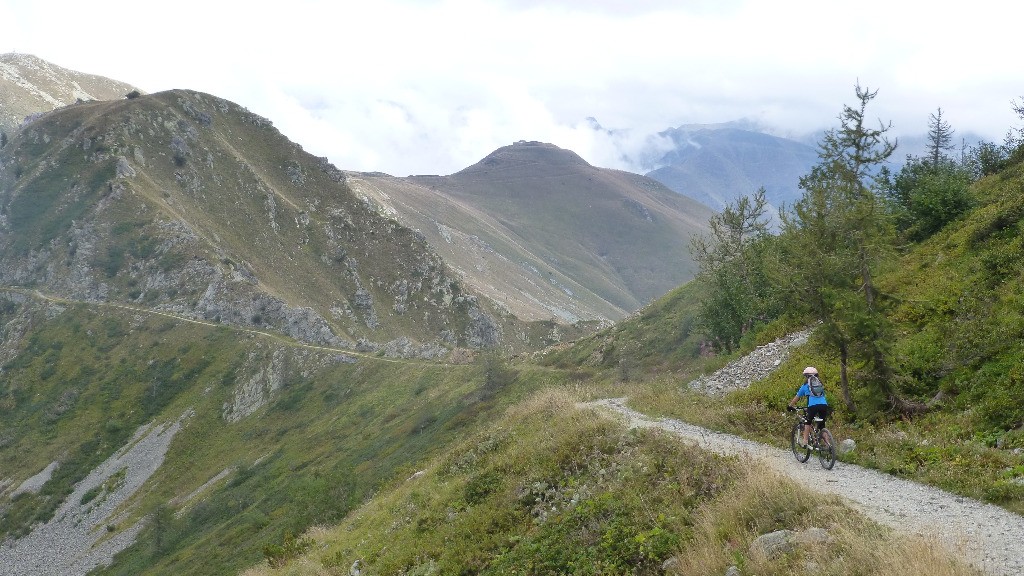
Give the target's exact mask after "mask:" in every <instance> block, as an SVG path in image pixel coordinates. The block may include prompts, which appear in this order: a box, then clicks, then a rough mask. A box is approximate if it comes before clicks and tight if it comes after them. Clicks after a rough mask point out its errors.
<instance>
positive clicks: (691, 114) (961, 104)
mask: <svg viewBox="0 0 1024 576" xmlns="http://www.w3.org/2000/svg"><path fill="white" fill-rule="evenodd" d="M53 4H54V3H28V2H25V3H21V2H18V3H6V4H0V21H3V22H4V23H5V32H7V34H6V39H7V40H8V42H9V43H12V44H15V45H13V46H10V49H18V50H21V51H24V52H31V53H34V54H36V55H38V56H40V57H43V58H46V59H48V60H50V61H52V62H54V63H56V64H58V65H61V66H65V67H68V68H73V69H76V70H81V71H84V72H90V73H95V74H101V75H104V76H110V77H113V78H117V79H119V80H123V81H126V82H130V83H133V84H136V85H138V86H140V87H141V88H142V89H144V90H146V91H150V92H152V91H158V90H164V89H169V88H190V89H196V90H201V91H204V92H209V93H212V94H214V95H217V96H221V97H224V98H227V99H229V100H232V101H235V102H237V103H239V104H241V105H244V106H246V107H248V108H249V109H251V110H252V111H254V112H256V113H258V114H260V115H263V116H266V117H268V118H270V119H271V120H272V121H273V122H274V124H275V125H276V126H278V128H280V129H281V130H282V132H284V133H285V134H286V135H287V136H288V137H290V138H291V139H293V140H295V141H297V142H298V143H299V144H301V145H303V147H304V148H306V149H307V150H309V151H310V152H312V153H314V154H317V155H321V156H327V157H328V158H330V159H331V161H332V162H334V163H335V165H337V166H338V167H340V168H344V169H353V170H379V171H385V172H389V173H392V174H395V175H405V174H410V173H451V172H453V171H456V170H459V169H461V168H463V167H465V166H468V165H469V164H472V163H474V162H476V161H478V160H479V159H481V158H483V157H484V156H486V155H487V154H488V153H489V152H491V151H492V150H493V149H495V148H497V147H499V146H502V145H506V144H509V143H511V142H514V141H517V140H521V139H525V140H541V141H546V142H552V143H554V144H556V145H559V146H562V147H564V148H570V149H572V150H574V151H576V152H577V153H579V154H580V155H581V156H583V157H584V158H585V159H587V160H588V161H589V162H591V163H593V164H595V165H599V166H607V167H616V168H623V169H634V170H636V169H639V168H638V166H641V165H642V164H643V161H642V159H643V158H644V157H645V155H649V154H651V151H652V150H657V149H658V147H659V146H662V147H663V146H664V142H663V141H660V140H659V139H658V137H657V133H658V132H660V131H662V130H665V129H666V128H670V127H675V126H679V125H681V124H687V123H717V122H726V121H730V120H736V119H739V118H749V119H751V120H754V121H756V122H758V123H759V124H761V125H765V126H769V127H772V128H773V130H774V131H775V132H776V133H782V134H790V135H795V134H803V133H810V132H814V131H817V130H820V129H823V128H826V127H830V126H834V125H835V124H836V117H837V116H838V114H839V113H840V111H841V110H842V105H843V104H844V103H851V102H852V101H853V99H854V93H853V86H854V83H855V82H857V81H858V80H859V81H860V82H861V83H863V84H864V85H866V86H870V87H872V88H879V89H880V92H879V96H878V98H877V99H876V100H875V102H873V103H872V108H871V109H870V110H869V114H870V115H873V116H876V117H878V118H881V119H885V120H892V122H893V128H894V132H896V133H898V134H919V133H922V132H923V131H924V130H925V129H926V126H927V119H928V114H929V113H930V112H933V111H934V110H935V109H936V108H938V107H940V106H941V107H942V108H943V111H944V112H945V114H946V117H947V118H948V119H949V121H950V123H951V124H952V125H953V127H954V128H955V129H957V130H958V131H960V132H967V131H975V132H978V133H980V134H982V135H983V136H984V137H987V138H990V139H994V140H998V139H1001V137H1002V135H1003V134H1004V133H1005V132H1006V130H1007V129H1008V128H1009V127H1011V126H1012V125H1014V124H1019V123H1020V120H1019V119H1018V118H1017V117H1016V115H1015V114H1014V113H1013V111H1012V109H1011V107H1010V101H1011V100H1012V99H1014V98H1018V97H1020V96H1021V95H1022V94H1021V92H1022V89H1021V87H1020V84H1019V79H1020V78H1021V77H1024V70H1022V67H1024V66H1022V64H1021V63H1020V61H1019V59H1018V58H1016V57H1015V55H1016V52H1017V48H1016V38H1017V33H1016V30H1015V27H1016V26H1017V25H1018V23H1019V22H1020V21H1021V16H1024V7H1022V6H1019V5H1016V4H1006V3H1003V2H996V1H995V0H976V1H975V2H972V3H970V4H961V5H956V6H952V7H950V6H931V5H929V7H928V8H927V9H922V8H921V7H920V6H917V5H915V4H914V3H902V4H901V3H893V2H891V1H885V2H883V1H882V0H862V1H861V2H858V3H857V4H856V5H854V6H850V5H846V4H837V3H829V2H817V1H811V0H794V1H791V2H786V3H767V2H755V1H753V0H746V1H744V0H729V1H726V2H713V1H711V0H702V1H700V2H686V3H679V2H676V1H671V0H638V1H636V2H628V3H626V2H615V1H612V0H595V1H594V2H588V3H579V2H575V1H570V0H553V1H550V2H548V1H544V2H542V1H540V0H490V1H481V0H430V1H415V0H377V1H374V2H365V1H358V2H357V1H352V0H340V1H326V0H291V1H289V2H287V3H281V2H267V1H254V2H244V3H243V2H207V1H203V2H200V1H198V0H179V1H178V2H175V3H174V5H173V6H168V5H150V4H147V3H138V2H135V3H130V2H126V1H123V0H94V1H93V2H90V3H80V2H72V1H70V0H68V1H60V2H56V4H57V6H54V5H53ZM55 13H57V14H59V15H60V17H57V18H55V17H53V14H55ZM135 38H141V39H144V40H132V39H135ZM588 118H594V119H596V123H594V122H591V121H590V120H588Z"/></svg>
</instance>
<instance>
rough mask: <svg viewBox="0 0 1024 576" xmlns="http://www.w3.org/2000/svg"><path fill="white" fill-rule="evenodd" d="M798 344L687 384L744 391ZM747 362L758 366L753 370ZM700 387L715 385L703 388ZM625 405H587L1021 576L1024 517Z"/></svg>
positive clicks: (794, 341)
mask: <svg viewBox="0 0 1024 576" xmlns="http://www.w3.org/2000/svg"><path fill="white" fill-rule="evenodd" d="M804 341H806V334H804V333H801V334H798V335H792V336H789V337H786V338H785V339H782V340H780V341H779V342H777V343H774V344H773V345H770V346H771V348H769V347H761V348H759V349H758V351H756V354H757V356H756V357H757V359H758V360H757V361H756V362H755V361H754V360H752V359H751V357H748V358H746V359H743V360H738V361H737V362H734V363H731V364H730V365H729V366H726V367H725V368H723V369H722V370H720V371H719V372H716V373H715V374H712V375H711V376H708V377H704V378H702V379H698V380H697V381H695V383H691V386H692V387H694V388H697V389H703V390H704V391H705V392H707V393H709V394H712V395H716V394H718V393H720V391H721V390H722V389H723V388H729V389H733V388H737V387H741V386H746V385H749V383H750V382H752V381H756V380H758V379H760V378H763V377H764V376H765V375H766V374H767V372H770V371H771V370H772V369H774V368H775V367H777V366H778V365H779V364H780V358H784V357H785V355H786V354H788V349H789V348H790V347H792V346H796V345H799V344H802V343H803V342H804ZM766 351H770V352H766ZM752 356H753V355H752ZM752 363H753V364H760V366H759V367H753V366H751V364H752ZM740 369H741V370H740ZM738 370H740V371H739V372H738ZM726 381H729V382H730V383H729V384H722V385H721V386H719V384H718V383H722V382H726ZM704 382H715V383H716V384H713V385H711V386H707V385H706V384H703V383H704ZM625 403H626V398H610V399H605V400H598V401H596V402H592V403H591V405H594V406H597V407H599V408H602V409H605V410H610V411H614V412H615V413H617V414H619V415H621V417H623V418H624V419H625V420H626V422H627V423H628V425H629V426H631V427H643V428H661V429H663V430H667V431H668V432H671V433H672V434H675V435H677V436H679V437H680V438H682V439H684V440H687V441H690V442H693V443H695V444H696V445H697V446H700V447H701V448H704V449H706V450H710V451H712V452H716V453H718V454H725V455H742V456H744V457H745V458H749V459H751V460H756V461H758V462H760V463H763V464H764V465H766V466H768V467H769V468H770V469H772V470H775V471H777V472H779V473H781V474H783V475H785V476H786V477H789V478H792V479H793V480H794V481H796V482H798V483H799V484H801V485H803V486H806V487H807V488H809V489H812V490H815V491H817V492H820V493H823V494H834V495H837V496H840V497H842V498H844V499H845V500H847V501H848V502H849V503H850V504H851V505H853V506H854V507H855V508H857V509H859V510H861V511H862V512H864V513H865V514H867V515H868V516H869V517H870V518H872V519H874V520H875V521H877V522H879V523H881V524H884V525H886V526H890V527H893V528H898V529H899V530H901V531H902V532H909V533H914V534H919V535H921V536H924V537H926V538H932V539H934V540H936V541H938V542H940V543H942V544H943V545H945V546H946V547H947V548H948V549H950V550H951V551H952V552H953V553H954V554H957V555H958V556H961V557H962V558H964V559H965V560H966V561H968V562H969V563H970V564H972V565H973V566H975V567H977V568H979V569H981V570H983V571H985V572H986V573H988V574H993V575H1000V576H1024V517H1022V516H1018V515H1017V514H1013V513H1011V512H1008V511H1006V510H1004V509H1002V508H999V507H998V506H993V505H991V504H985V503H982V502H979V501H977V500H972V499H970V498H965V497H963V496H957V495H955V494H950V493H949V492H945V491H943V490H939V489H937V488H933V487H931V486H925V485H922V484H918V483H915V482H911V481H908V480H901V479H899V478H895V477H893V476H889V475H886V474H882V473H880V472H878V471H875V470H871V469H868V468H863V467H860V466H857V465H854V464H846V463H843V462H837V463H836V466H835V468H833V469H832V470H830V471H829V470H824V469H822V468H821V465H820V464H819V463H818V459H817V458H816V457H814V456H813V455H812V457H811V458H810V459H809V460H808V461H807V462H806V463H805V464H800V463H799V462H797V461H796V459H795V458H794V457H793V453H792V452H791V451H789V450H786V449H780V448H775V447H773V446H768V445H766V444H761V443H759V442H754V441H751V440H746V439H744V438H740V437H738V436H734V435H731V434H724V433H720V432H714V431H711V430H708V429H706V428H701V427H699V426H694V425H692V424H687V423H685V422H680V421H679V420H673V419H668V418H662V419H655V418H650V417H648V416H646V415H644V414H641V413H640V412H637V411H635V410H632V409H630V408H628V407H626V405H625Z"/></svg>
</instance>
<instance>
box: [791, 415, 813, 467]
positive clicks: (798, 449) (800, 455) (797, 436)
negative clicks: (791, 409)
mask: <svg viewBox="0 0 1024 576" xmlns="http://www.w3.org/2000/svg"><path fill="white" fill-rule="evenodd" d="M803 429H804V425H803V424H802V423H800V422H797V423H796V424H793V432H792V433H791V434H790V435H789V446H790V447H791V448H792V449H793V456H794V457H795V458H796V461H797V462H807V459H808V458H810V457H811V449H810V448H804V447H803V446H801V445H800V443H801V442H802V441H803V435H804V430H803Z"/></svg>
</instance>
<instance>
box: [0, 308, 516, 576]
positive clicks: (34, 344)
mask: <svg viewBox="0 0 1024 576" xmlns="http://www.w3.org/2000/svg"><path fill="white" fill-rule="evenodd" d="M4 302H5V306H4V308H3V314H4V317H3V320H4V322H3V324H4V325H5V326H6V327H7V330H15V331H16V330H17V328H16V327H17V326H26V325H28V326H32V327H31V328H29V330H28V331H27V333H26V336H25V339H24V341H25V343H26V344H25V347H24V348H23V349H22V350H21V351H20V353H19V354H18V355H17V356H15V357H14V358H11V359H10V360H8V361H7V362H6V364H5V365H4V370H3V373H2V376H0V391H2V392H0V409H2V410H3V422H4V425H3V428H2V430H0V432H2V434H0V435H2V438H0V440H2V441H0V469H3V470H5V471H12V472H13V473H14V474H13V476H14V477H13V480H14V485H17V484H18V483H20V482H21V481H23V480H24V479H25V478H27V477H28V476H31V475H32V474H34V473H35V472H37V471H38V470H41V469H42V468H44V467H45V466H46V465H47V464H49V463H50V462H52V461H54V460H60V462H61V466H60V468H58V469H57V472H56V473H55V475H54V478H53V479H52V480H51V481H50V482H48V483H47V484H46V486H45V488H44V490H43V491H42V492H41V493H40V494H38V495H22V496H19V497H18V498H16V499H15V500H13V501H6V502H2V503H0V506H2V509H3V515H2V517H0V530H2V531H3V533H9V534H13V535H16V534H19V533H22V531H23V530H24V529H25V528H26V527H27V526H28V525H30V524H32V523H34V522H37V521H42V520H45V519H46V518H48V517H49V515H50V514H52V511H53V510H54V509H55V507H56V505H57V504H58V503H59V502H60V501H61V500H62V499H63V497H64V496H66V495H67V494H68V493H70V491H71V487H72V485H73V484H74V483H75V482H76V481H78V480H79V479H81V478H83V477H84V476H85V475H86V474H87V473H88V472H89V470H91V469H92V468H93V467H94V466H95V465H96V464H98V463H99V462H102V461H103V460H104V459H105V458H106V457H107V456H109V455H110V454H111V453H112V452H113V451H115V450H117V449H118V448H120V447H121V446H122V445H124V443H125V442H126V441H127V439H128V438H129V437H130V436H131V434H132V433H133V432H134V430H135V429H136V428H137V427H138V426H139V425H141V424H144V423H147V422H150V421H153V420H155V421H169V420H173V419H177V418H178V417H179V416H181V415H182V414H183V413H185V412H186V411H188V410H192V411H194V415H193V416H191V417H190V418H189V419H188V420H187V424H186V426H185V427H184V429H183V430H182V431H181V432H180V433H179V435H178V436H177V437H176V438H175V440H174V442H173V444H172V446H171V448H170V451H169V452H168V454H167V459H166V461H165V463H164V465H163V467H162V468H161V469H160V471H159V472H158V475H157V477H155V478H154V479H153V480H152V481H151V483H150V484H149V485H148V487H147V488H146V489H144V491H143V492H142V493H140V495H139V496H138V499H137V501H136V502H135V505H136V508H134V511H133V517H138V516H139V515H141V514H148V513H151V512H158V513H159V512H160V510H162V509H163V510H167V509H168V508H167V507H168V506H170V508H169V510H170V511H173V512H177V513H179V516H177V517H174V516H173V515H172V516H169V517H167V518H165V520H166V521H164V522H162V523H160V525H159V527H157V526H156V523H151V524H150V528H148V529H147V531H145V532H144V533H143V534H142V536H141V537H140V540H139V542H138V543H137V544H136V545H135V546H134V547H133V548H131V549H129V550H128V551H127V552H125V553H124V554H122V555H121V556H120V557H119V558H118V561H117V562H116V563H115V564H114V565H113V566H112V567H111V568H109V569H107V570H105V571H104V573H109V574H137V573H140V572H141V571H145V572H146V573H151V574H164V573H165V574H181V573H206V574H210V573H231V572H233V571H235V570H237V569H238V568H240V567H242V566H245V565H248V564H251V563H253V562H255V561H257V560H258V559H259V558H261V557H262V548H263V546H265V545H268V544H273V543H275V542H281V541H282V539H283V538H284V534H285V533H286V532H290V533H293V534H294V533H300V532H301V531H303V530H304V529H306V528H307V527H308V526H309V525H311V524H313V523H318V524H319V523H330V522H335V521H337V520H339V519H340V518H341V517H343V515H344V514H345V513H346V512H348V511H349V510H350V509H351V508H352V507H354V506H356V505H358V504H359V503H361V502H362V501H363V500H364V499H365V498H367V497H368V496H369V495H370V494H372V493H373V491H374V490H375V489H376V488H377V486H378V485H379V484H380V483H381V482H382V481H383V480H385V479H389V478H392V477H394V476H395V475H396V474H399V475H403V474H411V473H412V471H414V469H415V468H414V466H415V463H417V462H419V461H421V460H422V459H423V458H425V457H427V456H429V455H431V454H435V453H436V452H437V451H438V449H439V447H440V446H443V445H445V444H446V443H448V442H450V441H451V440H452V439H454V438H455V437H457V436H458V435H459V434H460V432H461V430H463V429H464V428H465V427H466V426H468V425H470V424H472V423H473V422H475V421H476V419H477V418H486V417H487V414H489V413H490V412H491V411H493V410H495V409H497V408H499V407H500V406H501V405H502V404H503V403H507V402H510V401H513V400H514V399H515V398H516V396H517V394H522V393H524V392H522V391H520V392H516V391H512V392H510V393H509V394H507V395H503V396H502V397H500V398H499V397H498V396H497V391H498V390H499V389H500V387H501V386H503V385H504V384H505V381H504V380H502V379H500V378H498V379H495V378H491V379H490V380H488V379H487V378H486V377H485V375H484V373H483V368H482V367H481V366H480V365H466V366H451V365H439V364H432V363H407V362H397V361H390V360H386V359H377V358H370V357H365V358H360V359H357V360H356V361H355V362H350V361H346V360H344V358H345V357H344V356H342V355H339V354H337V353H331V352H327V351H315V350H310V349H308V348H305V347H302V346H296V345H290V344H287V343H286V342H285V341H283V340H281V339H280V338H278V337H264V336H257V335H254V334H248V335H246V334H244V333H239V332H236V331H233V330H230V329H226V328H213V327H206V326H200V325H196V324H192V323H185V322H180V321H175V320H173V319H170V318H167V317H164V316H159V315H147V314H138V313H135V312H130V311H118V310H117V309H110V308H102V309H98V308H97V307H96V306H84V305H83V306H58V305H53V304H47V305H45V306H44V305H39V304H38V303H36V302H33V301H28V302H27V303H25V304H18V303H15V302H11V301H10V300H4ZM7 336H10V333H9V332H7V333H5V337H7ZM272 358H276V359H277V365H278V366H279V367H280V368H279V370H280V376H281V379H282V382H283V385H282V387H281V388H280V389H279V390H278V391H277V392H276V393H275V395H274V399H273V401H272V402H270V404H269V405H267V406H265V407H264V408H262V409H260V410H259V411H257V412H256V413H255V414H253V415H252V416H249V417H247V418H244V419H242V420H241V421H239V422H237V423H234V424H231V423H228V422H226V421H225V420H224V419H223V418H222V410H223V407H224V405H225V403H230V402H231V401H232V400H233V395H234V390H235V388H236V386H238V385H240V384H241V383H243V382H246V381H248V380H250V379H252V378H254V377H255V378H260V377H261V373H263V372H264V371H266V370H268V366H269V365H271V364H272V363H273V362H272ZM348 358H349V359H351V357H348ZM262 377H263V378H264V379H265V378H266V376H265V375H263V376H262ZM518 381H519V383H520V384H519V385H520V386H521V387H522V390H529V389H530V388H531V387H533V386H536V384H535V383H532V379H531V376H530V375H529V374H524V375H523V376H521V377H520V378H519V379H518ZM224 470H228V473H227V475H226V476H225V477H224V479H223V480H221V481H220V482H219V483H215V484H214V485H213V487H211V488H210V489H209V490H208V491H207V492H205V493H202V494H200V495H199V496H197V497H196V498H194V499H193V500H186V499H185V498H186V497H187V496H188V495H189V494H191V493H192V492H193V491H195V490H196V489H197V488H199V487H200V486H202V485H203V484H204V483H206V482H207V481H208V480H210V479H212V478H214V477H215V476H217V475H218V474H219V473H221V472H222V471H224ZM10 473H11V472H8V474H10ZM169 502H170V503H171V504H170V505H168V503H169ZM123 527H126V526H119V528H123Z"/></svg>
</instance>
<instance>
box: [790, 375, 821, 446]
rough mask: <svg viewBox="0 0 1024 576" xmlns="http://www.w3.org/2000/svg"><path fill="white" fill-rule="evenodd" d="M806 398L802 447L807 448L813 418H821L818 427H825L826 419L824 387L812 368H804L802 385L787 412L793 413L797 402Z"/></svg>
mask: <svg viewBox="0 0 1024 576" xmlns="http://www.w3.org/2000/svg"><path fill="white" fill-rule="evenodd" d="M803 396H806V397H807V424H806V425H805V426H804V440H803V444H802V447H803V448H806V447H807V437H808V436H809V435H810V433H811V422H813V421H814V417H815V416H818V417H820V418H821V422H819V423H818V427H819V428H821V427H823V426H825V418H827V417H828V412H829V410H828V400H826V399H825V385H824V384H822V383H821V379H820V378H819V377H818V369H817V368H815V367H814V366H808V367H807V368H804V383H803V384H801V385H800V389H799V390H797V391H796V396H793V399H792V400H790V401H789V406H787V407H786V409H787V410H789V411H793V410H795V409H796V403H797V401H798V400H799V399H800V398H801V397H803Z"/></svg>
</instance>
